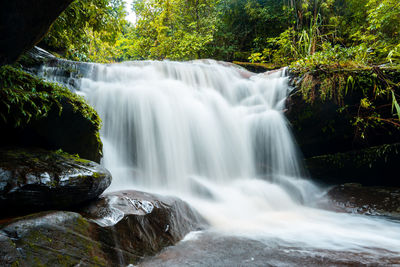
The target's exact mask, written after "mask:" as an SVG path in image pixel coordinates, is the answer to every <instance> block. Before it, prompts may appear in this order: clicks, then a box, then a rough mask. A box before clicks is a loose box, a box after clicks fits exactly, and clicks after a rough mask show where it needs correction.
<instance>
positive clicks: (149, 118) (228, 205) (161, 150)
mask: <svg viewBox="0 0 400 267" xmlns="http://www.w3.org/2000/svg"><path fill="white" fill-rule="evenodd" d="M89 66H90V70H89V71H88V72H87V74H86V75H85V76H84V77H83V78H79V83H78V84H79V86H78V88H77V89H78V90H77V93H79V94H82V95H83V96H84V97H85V98H86V99H87V100H88V101H89V102H90V103H91V104H92V105H93V106H94V107H95V109H96V110H97V111H98V112H99V114H100V117H101V118H102V121H103V127H102V129H101V138H102V141H103V144H104V158H103V162H102V164H104V165H105V167H106V168H107V169H109V170H110V171H111V173H112V174H113V182H112V185H111V187H110V188H109V189H108V191H115V190H126V189H135V190H138V189H139V190H143V191H148V192H157V193H162V194H169V195H176V196H179V197H181V198H183V199H184V200H186V201H187V202H189V203H190V204H191V205H192V206H193V207H194V208H196V209H197V210H198V211H199V212H200V213H201V214H202V215H203V216H204V217H205V218H206V219H207V220H208V221H209V222H210V224H211V227H212V230H208V231H215V233H219V234H221V235H233V236H240V237H246V238H249V239H254V240H257V241H260V242H265V243H268V242H272V241H273V242H278V243H279V244H281V245H284V246H287V247H301V248H302V249H305V250H306V251H313V250H329V251H347V252H352V253H366V254H367V255H369V257H373V256H374V255H379V256H384V257H388V258H391V257H392V258H393V257H397V256H398V255H399V253H400V223H399V222H396V221H391V220H386V219H379V218H374V217H367V216H361V215H351V214H343V213H335V212H331V211H326V210H323V209H318V208H317V207H316V203H320V202H321V201H323V190H321V189H319V188H318V187H317V186H315V185H314V184H313V183H312V182H310V181H309V180H308V179H307V173H306V171H305V170H304V169H303V167H302V164H301V160H300V157H299V155H298V154H299V152H298V151H297V148H296V144H295V141H294V139H293V136H292V135H291V132H290V128H289V126H288V122H287V121H286V119H285V116H284V114H283V110H284V108H285V107H284V105H285V99H286V96H287V94H288V93H289V91H290V87H289V86H288V77H287V76H286V73H285V72H286V70H280V71H276V72H273V73H270V74H265V73H264V74H258V75H255V74H252V73H249V72H247V71H245V70H243V69H241V68H238V67H236V66H234V65H230V64H227V63H222V62H216V61H212V60H202V61H192V62H170V61H141V62H126V63H120V64H111V65H100V64H90V65H89ZM45 68H46V67H45ZM50 69H51V68H47V69H46V70H45V71H43V73H46V75H47V77H48V78H49V79H53V80H57V77H55V75H53V76H51V73H55V72H54V70H53V72H52V71H51V70H50ZM201 235H202V232H199V233H192V234H189V235H188V237H187V238H186V239H185V240H184V241H183V242H189V241H190V239H196V238H199V236H201ZM399 260H400V259H399Z"/></svg>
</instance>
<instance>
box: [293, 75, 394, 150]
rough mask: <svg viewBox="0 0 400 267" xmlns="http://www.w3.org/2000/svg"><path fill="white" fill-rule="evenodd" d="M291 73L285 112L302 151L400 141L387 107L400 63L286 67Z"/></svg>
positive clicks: (392, 114)
mask: <svg viewBox="0 0 400 267" xmlns="http://www.w3.org/2000/svg"><path fill="white" fill-rule="evenodd" d="M291 76H292V83H293V86H294V87H295V88H294V90H293V91H292V94H291V95H290V96H289V97H288V98H287V102H286V106H287V111H286V116H287V118H288V120H289V122H290V123H291V125H292V128H293V132H294V135H295V137H296V140H297V142H298V144H299V146H300V148H301V150H302V152H303V154H304V155H305V157H312V156H318V155H325V154H333V153H337V152H345V151H351V150H354V149H363V148H367V147H370V146H376V145H381V144H386V143H389V144H390V143H397V142H400V121H399V118H398V115H396V111H395V110H393V109H392V103H393V96H397V98H398V96H399V94H400V86H399V84H400V69H397V68H378V67H371V68H364V69H323V68H320V69H316V70H314V71H310V72H306V73H303V72H301V71H300V72H299V71H296V70H293V69H292V70H291Z"/></svg>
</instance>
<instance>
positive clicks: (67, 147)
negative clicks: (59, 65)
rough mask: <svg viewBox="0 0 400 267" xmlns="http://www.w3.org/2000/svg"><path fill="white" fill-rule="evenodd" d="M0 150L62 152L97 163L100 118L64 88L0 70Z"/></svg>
mask: <svg viewBox="0 0 400 267" xmlns="http://www.w3.org/2000/svg"><path fill="white" fill-rule="evenodd" d="M0 97H1V99H2V101H1V102H0V129H1V130H2V137H3V138H1V140H0V147H1V146H10V145H14V146H23V147H41V148H44V149H47V150H58V149H62V150H63V151H65V152H68V153H70V154H78V155H79V156H80V157H81V158H85V159H89V160H92V161H95V162H98V163H99V162H100V159H101V157H102V146H103V145H102V142H101V140H100V136H99V129H100V124H101V121H100V117H99V115H98V114H97V112H96V111H95V110H94V109H93V108H92V107H91V106H90V105H89V104H87V103H86V101H85V100H84V99H83V98H82V97H80V96H78V95H77V94H74V93H72V92H71V91H69V90H68V89H67V88H65V87H62V86H59V85H57V84H54V83H49V82H45V81H43V80H42V79H41V78H38V77H35V76H33V75H31V74H29V73H26V72H24V71H22V70H20V69H17V68H13V67H10V66H3V67H1V68H0Z"/></svg>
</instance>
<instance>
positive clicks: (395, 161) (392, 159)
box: [305, 143, 400, 187]
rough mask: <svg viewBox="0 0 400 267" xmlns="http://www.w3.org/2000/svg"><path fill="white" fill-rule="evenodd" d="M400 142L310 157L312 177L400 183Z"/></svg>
mask: <svg viewBox="0 0 400 267" xmlns="http://www.w3.org/2000/svg"><path fill="white" fill-rule="evenodd" d="M399 162H400V143H397V144H392V145H382V146H376V147H370V148H366V149H362V150H356V151H349V152H345V153H336V154H331V155H323V156H317V157H312V158H308V159H306V160H305V163H306V166H307V167H308V170H309V171H310V173H311V175H312V177H313V178H314V179H315V180H317V181H320V182H321V181H322V182H324V183H326V184H341V183H350V182H351V183H361V184H363V185H370V186H373V185H375V186H398V187H400V179H398V176H397V175H395V174H396V173H397V172H398V168H399V166H398V165H399Z"/></svg>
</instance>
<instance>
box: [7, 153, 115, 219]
mask: <svg viewBox="0 0 400 267" xmlns="http://www.w3.org/2000/svg"><path fill="white" fill-rule="evenodd" d="M110 183H111V174H110V173H109V172H108V171H107V170H106V169H104V168H103V167H101V166H100V165H99V164H97V163H95V162H92V161H88V160H84V159H80V158H78V157H75V156H71V155H69V154H67V153H63V152H51V151H46V150H39V149H37V150H32V149H31V150H27V149H0V207H1V208H2V211H5V210H9V211H10V212H23V211H31V210H43V209H49V208H57V209H61V208H66V207H71V206H74V205H77V204H79V203H82V202H85V201H88V200H91V199H94V198H96V197H97V196H99V195H100V194H101V193H102V192H103V191H104V190H105V189H106V188H107V187H108V186H109V185H110ZM4 215H5V214H4V213H3V214H2V215H1V216H3V217H4Z"/></svg>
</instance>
